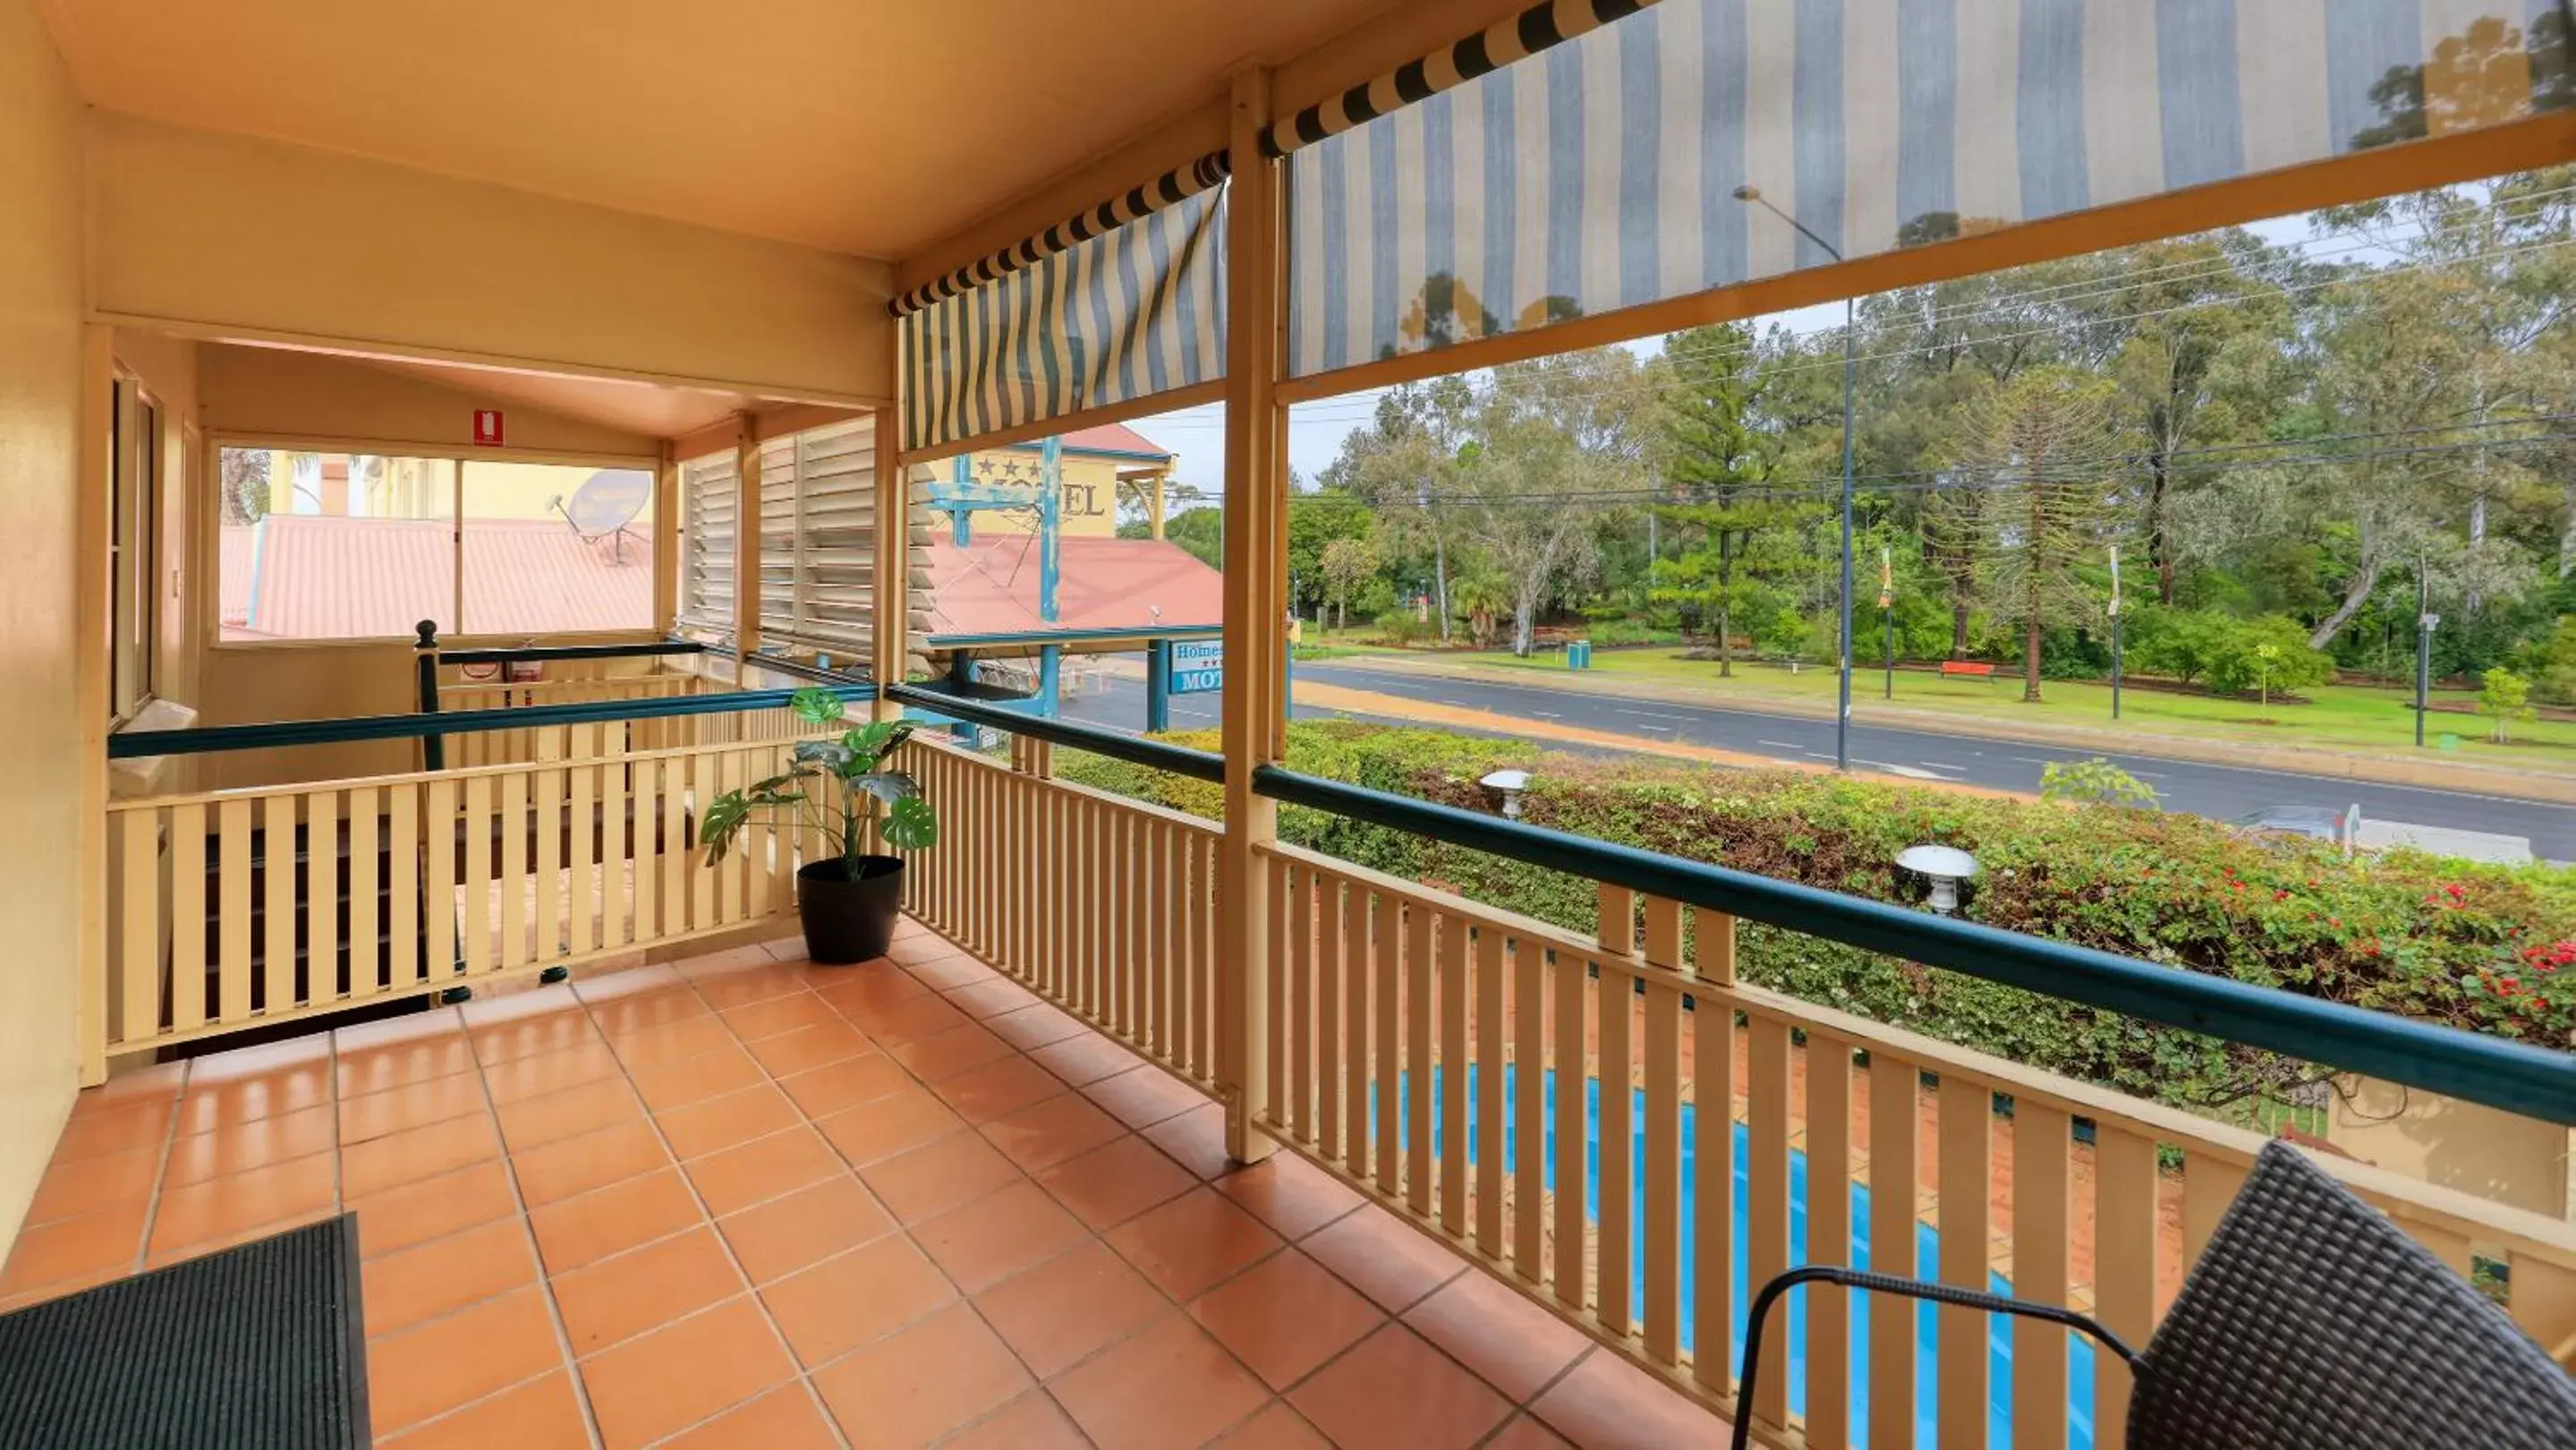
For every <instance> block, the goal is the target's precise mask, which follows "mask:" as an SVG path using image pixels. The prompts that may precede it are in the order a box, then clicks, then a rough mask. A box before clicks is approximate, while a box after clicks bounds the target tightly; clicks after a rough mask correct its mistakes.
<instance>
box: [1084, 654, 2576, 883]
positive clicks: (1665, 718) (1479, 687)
mask: <svg viewBox="0 0 2576 1450" xmlns="http://www.w3.org/2000/svg"><path fill="white" fill-rule="evenodd" d="M1297 678H1298V679H1300V680H1312V681H1315V682H1317V683H1319V684H1332V685H1341V686H1345V687H1348V688H1350V689H1355V690H1370V691H1375V692H1377V693H1379V694H1384V695H1396V696H1402V697H1405V698H1408V699H1418V700H1427V701H1431V702H1434V703H1437V704H1442V705H1449V706H1453V707H1457V708H1462V709H1469V710H1488V711H1491V712H1493V714H1494V716H1495V720H1494V726H1493V730H1492V731H1491V732H1490V733H1493V734H1495V735H1500V736H1504V737H1507V738H1520V735H1519V732H1518V731H1517V730H1516V729H1515V728H1514V727H1515V726H1517V725H1521V724H1523V723H1525V722H1527V723H1539V722H1545V723H1553V724H1559V725H1567V726H1573V727H1577V728H1580V729H1585V730H1599V731H1609V732H1613V733H1616V734H1620V735H1630V736H1635V737H1638V738H1639V739H1640V740H1646V741H1653V740H1670V741H1677V742H1682V743H1686V744H1691V745H1703V746H1712V747H1715V748H1719V749H1724V750H1734V751H1741V752H1744V753H1747V754H1754V755H1767V756H1770V757H1771V758H1773V759H1776V760H1782V761H1799V762H1814V761H1825V762H1831V761H1832V760H1833V758H1834V728H1833V722H1832V721H1831V720H1816V719H1809V718H1806V717H1804V716H1796V715H1767V714H1759V713H1755V712H1752V711H1742V710H1715V709H1709V708H1706V707H1703V706H1694V705H1676V704H1669V703H1666V702H1664V701H1660V700H1639V701H1633V702H1632V701H1627V700H1622V699H1620V698H1618V697H1616V696H1604V695H1591V694H1580V693H1576V692H1573V691H1558V690H1552V689H1549V688H1547V687H1545V686H1543V685H1503V684H1487V683H1484V682H1482V681H1471V680H1453V679H1436V678H1430V677H1426V676H1422V675H1413V674H1401V673H1397V672H1394V671H1386V670H1372V669H1368V668H1366V667H1364V666H1357V665H1352V664H1348V663H1334V664H1305V665H1300V666H1298V668H1297ZM1108 686H1109V687H1108V689H1107V690H1105V691H1104V692H1102V693H1099V694H1094V695H1088V696H1084V697H1082V698H1080V699H1078V700H1074V701H1071V702H1068V707H1067V709H1066V711H1065V713H1066V714H1067V715H1068V716H1069V717H1071V718H1073V719H1077V720H1082V721H1086V722H1089V723H1092V724H1100V725H1110V726H1116V727H1118V728H1122V729H1128V730H1137V729H1142V728H1143V727H1144V717H1145V689H1144V685H1143V683H1142V682H1141V681H1136V680H1126V679H1113V680H1110V681H1109V682H1108ZM1216 699H1217V697H1216V696H1214V695H1199V696H1189V695H1184V696H1179V697H1176V698H1175V699H1174V700H1173V701H1172V723H1173V725H1174V727H1175V728H1179V729H1192V728H1201V727H1212V726H1214V725H1215V724H1216V723H1217V703H1216ZM1296 713H1297V716H1298V718H1300V719H1310V718H1316V717H1319V716H1330V715H1337V714H1341V713H1344V712H1341V711H1331V710H1317V709H1312V708H1309V707H1305V706H1299V707H1298V708H1297V712H1296ZM1394 723H1402V722H1400V721H1399V722H1394ZM1851 741H1852V744H1851V749H1852V762H1853V764H1854V765H1856V766H1860V767H1862V768H1864V769H1870V770H1879V771H1886V772H1889V773H1892V774H1895V775H1899V776H1905V777H1910V778H1913V779H1917V780H1946V781H1964V782H1966V783H1968V784H1971V785H1982V786H1990V787H1995V788H1998V789H2003V790H2017V791H2037V790H2038V789H2039V772H2040V770H2041V768H2042V767H2044V766H2046V765H2047V764H2048V763H2049V762H2051V761H2057V760H2082V759H2087V758H2089V757H2091V756H2094V755H2097V754H2098V755H2101V756H2102V757H2103V758H2105V759H2108V760H2110V761H2111V762H2113V763H2114V764H2116V765H2118V766H2119V767H2120V768H2122V769H2123V770H2126V771H2128V772H2129V773H2130V774H2132V775H2135V776H2136V777H2138V778H2139V779H2140V780H2143V781H2145V782H2146V783H2147V784H2148V785H2150V786H2152V787H2154V788H2155V792H2156V798H2157V802H2158V804H2160V805H2161V806H2163V808H2164V809H2166V810H2169V811H2188V812H2191V813H2193V814H2196V815H2203V816H2210V817H2214V818H2216V819H2219V820H2233V819H2236V818H2238V817H2241V816H2244V815H2246V814H2248V813H2249V812H2253V811H2257V810H2261V809H2264V808H2267V807H2271V806H2287V805H2299V806H2324V807H2328V808H2331V809H2333V810H2338V811H2340V810H2342V809H2344V808H2345V807H2347V806H2350V805H2354V804H2358V805H2359V806H2360V807H2361V811H2362V814H2363V816H2364V817H2366V818H2369V819H2372V820H2378V821H2396V822H2404V823H2407V824H2411V825H2421V826H2445V827H2451V828H2454V829H2458V830H2468V831H2485V832H2491V833H2496V834H2501V835H2507V836H2522V837H2526V838H2528V839H2529V840H2530V842H2531V849H2532V851H2533V853H2534V854H2536V855H2538V856H2540V857H2542V858H2544V859H2546V860H2553V861H2568V860H2576V807H2568V806H2563V805H2553V804H2549V803H2546V802H2540V801H2521V800H2511V799H2507V798H2504V797H2500V796H2487V795H2478V794H2473V793H2468V792H2462V791H2444V790H2430V789H2425V788H2422V787H2417V786H2405V785H2381V784H2376V783H2373V782H2368V781H2355V780H2344V779H2341V778H2339V777H2331V776H2315V775H2299V774H2294V773H2291V772H2288V771H2275V770H2245V769H2239V768H2237V767H2234V766H2225V765H2206V764H2202V763H2199V762H2196V761H2181V760H2165V759H2161V758H2158V757H2153V756H2144V755H2125V754H2120V753H2116V752H2109V751H2083V750H2073V749H2069V748H2066V747H2064V746H2056V745H2026V744H2022V743H2019V742H2016V741H2005V740H1991V739H1981V738H1978V737H1975V736H1966V735H1950V734H1943V733H1939V732H1933V731H1923V730H1895V729H1888V728H1885V727H1882V726H1877V725H1855V726H1853V727H1852V732H1851ZM1540 743H1541V744H1543V745H1544V744H1547V743H1548V742H1545V741H1543V740H1542V741H1541V742H1540ZM1551 748H1555V749H1566V748H1569V747H1566V746H1563V745H1554V746H1552V747H1551ZM1641 749H1644V750H1646V751H1647V752H1648V753H1651V749H1652V747H1651V746H1646V747H1641Z"/></svg>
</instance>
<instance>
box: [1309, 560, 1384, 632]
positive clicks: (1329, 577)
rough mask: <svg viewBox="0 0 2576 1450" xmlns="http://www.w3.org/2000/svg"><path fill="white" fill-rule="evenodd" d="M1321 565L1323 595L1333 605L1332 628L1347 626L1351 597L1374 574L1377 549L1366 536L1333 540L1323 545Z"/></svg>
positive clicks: (1345, 627)
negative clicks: (1364, 537) (1363, 537)
mask: <svg viewBox="0 0 2576 1450" xmlns="http://www.w3.org/2000/svg"><path fill="white" fill-rule="evenodd" d="M1320 567H1321V572H1322V574H1323V576H1324V597H1325V599H1326V600H1327V601H1329V602H1330V603H1331V604H1332V606H1333V627H1334V628H1335V629H1347V628H1349V627H1350V622H1351V596H1352V595H1354V594H1356V593H1358V592H1359V591H1360V587H1361V586H1362V585H1365V584H1366V583H1368V581H1369V580H1370V579H1371V578H1372V577H1374V576H1375V575H1376V573H1377V549H1376V547H1375V546H1374V545H1372V544H1370V543H1369V541H1368V540H1366V539H1335V540H1333V541H1332V542H1331V543H1329V544H1326V545H1325V546H1324V555H1323V559H1322V561H1321V565H1320Z"/></svg>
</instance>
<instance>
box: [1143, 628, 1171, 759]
mask: <svg viewBox="0 0 2576 1450" xmlns="http://www.w3.org/2000/svg"><path fill="white" fill-rule="evenodd" d="M1171 729H1172V642H1171V641H1170V640H1168V639H1151V640H1147V641H1146V642H1145V733H1146V734H1148V735H1166V734H1169V733H1170V732H1171Z"/></svg>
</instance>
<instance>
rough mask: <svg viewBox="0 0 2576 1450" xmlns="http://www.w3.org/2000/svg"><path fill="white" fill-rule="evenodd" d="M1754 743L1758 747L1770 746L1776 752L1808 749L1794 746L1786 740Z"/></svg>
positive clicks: (1757, 741)
mask: <svg viewBox="0 0 2576 1450" xmlns="http://www.w3.org/2000/svg"><path fill="white" fill-rule="evenodd" d="M1753 743H1754V744H1756V745H1768V746H1770V747H1771V748H1772V749H1774V750H1804V749H1806V748H1807V747H1805V746H1803V745H1793V744H1791V743H1790V742H1788V741H1786V740H1756V741H1754V742H1753Z"/></svg>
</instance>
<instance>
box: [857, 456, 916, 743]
mask: <svg viewBox="0 0 2576 1450" xmlns="http://www.w3.org/2000/svg"><path fill="white" fill-rule="evenodd" d="M871 426H872V427H873V428H874V429H875V444H876V461H875V465H874V466H875V469H876V511H875V515H874V517H875V521H876V554H875V557H874V559H873V560H872V561H871V565H870V570H869V575H868V588H869V591H870V598H869V600H868V621H869V624H870V626H871V627H872V628H873V630H874V637H873V638H872V639H871V640H870V642H869V651H868V669H869V675H868V677H869V678H870V679H872V680H874V681H876V683H877V687H878V688H879V689H883V688H885V687H886V686H888V685H899V684H902V683H903V676H904V659H905V652H906V650H907V649H908V647H909V644H910V641H909V640H908V638H907V637H906V627H907V625H908V624H909V623H910V621H911V618H912V590H911V585H912V483H911V476H910V475H911V471H910V470H909V469H907V468H905V467H904V465H903V461H902V459H901V458H900V457H898V453H899V452H900V448H901V445H902V442H903V440H902V438H900V437H899V436H897V435H898V433H899V432H900V430H901V428H902V426H903V425H902V415H901V414H900V413H898V412H897V411H896V410H895V409H893V408H879V409H877V410H876V413H875V415H874V420H873V422H872V424H871ZM876 713H877V718H878V719H880V720H893V719H899V718H901V717H902V715H903V707H902V706H901V705H898V704H896V703H895V702H894V701H892V700H888V699H884V698H882V697H880V698H879V699H878V700H877V704H876Z"/></svg>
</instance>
